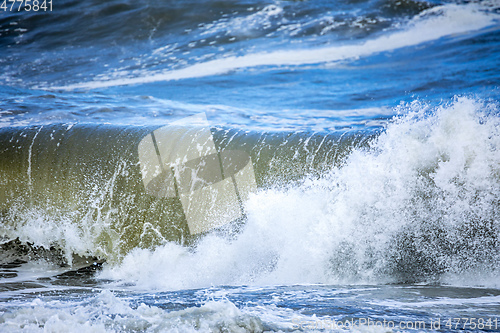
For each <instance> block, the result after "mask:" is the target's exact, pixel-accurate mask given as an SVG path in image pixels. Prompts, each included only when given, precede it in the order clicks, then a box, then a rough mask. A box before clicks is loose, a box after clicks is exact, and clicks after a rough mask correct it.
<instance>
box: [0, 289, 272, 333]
mask: <svg viewBox="0 0 500 333" xmlns="http://www.w3.org/2000/svg"><path fill="white" fill-rule="evenodd" d="M0 330H2V331H4V332H7V331H9V332H10V331H19V330H22V331H24V332H77V331H80V332H122V331H123V332H261V331H263V328H262V323H261V321H260V320H259V319H258V318H256V317H254V316H251V315H246V314H244V313H242V312H241V311H240V310H239V309H238V308H237V307H236V306H235V305H234V304H233V303H231V302H230V301H210V302H207V303H205V304H204V305H202V306H199V307H191V308H186V309H184V310H180V311H169V310H166V309H162V308H160V307H156V306H150V305H146V304H144V303H141V304H140V305H139V306H133V305H131V304H129V303H128V302H127V301H125V300H122V299H119V298H117V297H116V296H114V295H113V294H112V293H111V292H109V291H103V292H102V293H101V294H99V295H98V296H97V297H95V298H94V299H91V300H89V301H82V302H75V301H73V300H67V301H44V300H41V299H38V298H37V299H35V300H34V301H32V302H31V303H30V304H22V307H21V308H19V309H18V310H12V311H11V312H9V313H7V314H4V315H3V316H2V317H1V318H0Z"/></svg>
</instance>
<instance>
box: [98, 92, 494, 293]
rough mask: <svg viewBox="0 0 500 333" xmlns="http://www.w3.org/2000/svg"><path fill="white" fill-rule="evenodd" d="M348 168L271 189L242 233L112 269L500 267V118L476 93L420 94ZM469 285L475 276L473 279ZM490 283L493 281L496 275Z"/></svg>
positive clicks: (238, 274) (163, 274)
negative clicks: (443, 97) (431, 99)
mask: <svg viewBox="0 0 500 333" xmlns="http://www.w3.org/2000/svg"><path fill="white" fill-rule="evenodd" d="M401 111H402V112H404V113H405V116H403V117H401V118H400V119H396V120H395V121H394V122H393V123H392V124H390V125H389V126H388V128H387V130H386V131H385V132H384V133H383V134H381V135H380V136H379V137H378V138H377V139H376V140H375V141H373V142H372V144H371V147H370V148H366V149H357V150H355V151H354V152H353V153H352V154H351V155H350V156H349V158H348V159H347V160H346V162H345V164H344V165H342V166H341V167H335V168H333V169H332V170H331V171H330V172H328V173H327V174H325V175H324V176H322V177H321V178H319V179H313V178H310V179H306V180H305V181H304V182H303V184H302V185H301V186H293V187H289V188H286V189H283V188H274V189H267V190H262V191H260V192H259V193H257V194H255V195H253V196H252V197H251V198H250V200H249V201H248V202H247V203H246V209H247V211H248V221H247V222H246V225H245V228H244V230H243V231H242V232H241V234H239V235H238V236H237V237H236V238H235V239H233V240H230V239H227V238H225V237H222V236H217V235H209V236H207V237H205V238H203V239H202V240H200V242H199V243H198V244H197V246H196V248H194V249H188V248H184V247H181V246H179V245H176V244H173V243H169V244H166V245H165V246H161V247H158V248H156V249H155V250H144V249H135V250H133V251H132V252H131V253H130V254H129V255H127V256H126V257H125V259H124V260H123V262H122V263H121V264H119V265H117V266H108V267H106V268H105V269H104V271H103V272H102V274H101V276H102V277H105V278H111V279H114V280H118V281H124V282H127V283H134V284H135V285H136V286H137V287H138V288H147V289H151V288H153V289H155V288H156V289H170V290H172V289H188V288H197V287H207V286H210V285H238V284H259V285H263V284H293V283H385V282H401V281H428V280H435V279H439V278H440V277H441V276H443V274H444V275H445V276H446V280H445V281H451V282H452V281H453V278H451V277H457V278H458V277H467V282H466V283H465V284H468V285H476V284H477V283H478V281H479V280H478V278H481V277H485V276H488V277H489V280H490V281H492V280H498V279H495V278H494V277H497V278H498V276H499V274H500V255H499V254H500V248H499V245H498V244H499V239H500V222H499V214H500V213H499V199H500V168H499V166H500V153H499V152H498V149H499V148H500V119H499V117H498V115H497V114H498V110H497V107H496V106H495V105H488V104H485V103H482V102H478V101H475V100H473V99H470V98H457V99H456V100H455V101H454V102H453V103H452V104H450V105H446V106H441V107H438V108H435V109H431V108H430V107H429V106H427V105H424V104H421V103H418V102H415V103H413V104H411V105H407V106H404V107H401ZM461 281H462V282H461V284H464V283H463V282H464V281H463V279H462V280H461ZM485 281H488V279H483V283H487V282H485Z"/></svg>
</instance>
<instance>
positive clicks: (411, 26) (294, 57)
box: [50, 4, 498, 90]
mask: <svg viewBox="0 0 500 333" xmlns="http://www.w3.org/2000/svg"><path fill="white" fill-rule="evenodd" d="M268 14H269V13H268ZM497 20H498V15H496V14H493V13H489V12H485V11H481V10H480V7H478V6H477V5H474V4H469V5H453V4H447V5H444V6H437V7H434V8H431V9H429V10H426V11H424V12H422V13H421V14H420V15H418V16H416V17H415V18H413V19H412V20H411V21H410V22H409V23H408V25H407V26H406V27H404V28H403V29H401V30H400V31H395V32H388V33H387V34H386V35H383V36H381V37H378V38H376V39H372V40H368V41H366V42H364V43H361V44H351V45H334V46H328V47H324V48H315V49H301V50H282V51H274V52H268V53H255V54H247V55H243V56H230V57H225V58H221V59H216V60H210V61H207V62H201V63H196V64H194V65H191V66H187V67H185V68H181V69H176V70H171V71H166V72H162V73H154V74H151V73H149V74H148V73H145V74H144V75H142V76H140V77H124V78H119V79H110V80H103V81H91V82H83V83H77V84H72V85H67V86H59V87H51V88H50V89H58V90H59V89H60V90H73V89H96V88H105V87H113V86H121V85H131V84H144V83H151V82H158V81H172V80H180V79H188V78H200V77H206V76H212V75H221V74H225V73H228V72H231V71H234V70H238V69H243V68H251V67H259V66H273V67H277V66H298V65H307V64H319V63H327V62H338V61H343V60H348V59H357V58H359V57H366V56H369V55H371V54H375V53H379V52H387V51H391V50H395V49H398V48H402V47H408V46H414V45H418V44H421V43H425V42H430V41H433V40H437V39H440V38H442V37H446V36H452V35H457V34H464V33H469V32H472V31H477V30H479V29H482V28H485V27H488V26H490V25H493V24H495V22H496V21H497Z"/></svg>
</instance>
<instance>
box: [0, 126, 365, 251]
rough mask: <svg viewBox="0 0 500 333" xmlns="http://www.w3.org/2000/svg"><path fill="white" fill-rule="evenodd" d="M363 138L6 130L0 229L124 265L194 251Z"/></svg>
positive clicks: (168, 130) (2, 134)
mask: <svg viewBox="0 0 500 333" xmlns="http://www.w3.org/2000/svg"><path fill="white" fill-rule="evenodd" d="M188 118H189V117H188ZM191 120H192V119H191ZM195 120H196V119H195ZM153 137H154V142H153ZM364 140H365V139H363V138H361V137H359V138H358V137H356V136H354V135H341V134H329V135H325V134H314V133H306V132H302V133H287V132H283V133H276V132H275V133H256V132H248V131H238V130H230V129H221V128H218V129H216V128H210V127H209V126H208V123H202V124H199V123H198V124H196V123H193V124H190V123H189V119H188V122H187V123H186V121H184V123H183V124H178V125H176V124H175V123H174V124H170V125H167V126H163V127H161V126H160V127H119V126H108V125H74V126H71V125H63V124H60V125H50V126H33V127H28V128H4V129H2V130H1V131H0V188H1V189H0V209H1V219H2V223H1V226H0V228H1V229H0V231H1V234H2V236H3V238H4V241H9V240H14V239H17V238H18V239H19V240H20V241H21V242H27V243H29V244H31V245H34V246H36V247H42V248H46V249H48V248H51V247H52V248H57V249H60V250H62V252H63V253H64V256H65V257H66V260H68V261H71V258H72V255H74V254H77V255H81V256H97V257H100V258H103V259H106V260H108V261H116V260H118V261H119V260H120V259H121V258H122V257H123V256H124V255H125V254H127V253H129V252H130V251H131V250H132V249H134V248H146V249H153V248H155V247H156V246H158V245H161V244H164V243H166V242H168V241H174V242H177V243H179V244H185V245H188V244H192V243H193V242H195V241H196V240H197V239H198V238H199V237H202V236H203V234H205V233H207V232H211V231H212V230H217V231H218V232H221V231H222V232H225V233H227V234H228V235H231V234H234V233H236V232H237V230H238V228H239V226H241V224H242V223H244V221H245V209H244V206H245V201H246V200H247V198H248V196H250V195H251V194H252V193H254V192H256V191H258V189H259V188H265V187H269V186H277V185H278V186H279V185H285V184H287V183H290V182H295V181H298V180H300V179H301V178H302V177H303V176H305V175H310V174H320V173H321V172H322V170H325V169H327V168H329V167H331V166H332V165H334V164H335V163H337V162H339V161H341V160H342V159H343V157H344V156H345V155H346V153H347V152H348V151H349V150H350V149H351V148H352V147H354V146H358V145H360V144H363V142H364ZM153 143H154V144H153ZM155 172H156V173H155Z"/></svg>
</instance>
